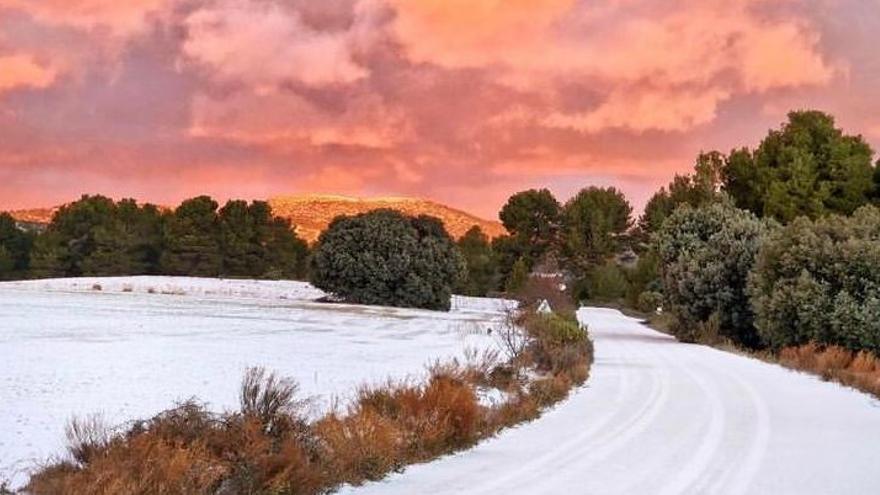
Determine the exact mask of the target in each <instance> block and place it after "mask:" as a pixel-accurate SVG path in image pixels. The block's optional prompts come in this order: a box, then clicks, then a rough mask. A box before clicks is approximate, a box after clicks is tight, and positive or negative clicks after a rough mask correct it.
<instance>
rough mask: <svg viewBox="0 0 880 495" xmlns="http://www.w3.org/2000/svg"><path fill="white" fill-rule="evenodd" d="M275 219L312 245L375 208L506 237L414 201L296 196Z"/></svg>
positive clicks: (281, 200)
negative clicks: (339, 220) (338, 224)
mask: <svg viewBox="0 0 880 495" xmlns="http://www.w3.org/2000/svg"><path fill="white" fill-rule="evenodd" d="M269 204H270V205H271V206H272V209H273V211H274V212H275V214H276V215H279V216H282V217H285V218H289V219H290V221H291V222H292V223H293V224H294V225H296V231H297V233H298V234H299V235H300V237H302V238H303V239H306V240H307V241H309V242H314V241H316V240H317V239H318V236H319V235H320V234H321V232H322V231H323V230H324V229H325V228H327V225H329V224H330V222H331V221H332V220H333V219H334V218H336V217H337V216H339V215H357V214H358V213H365V212H367V211H370V210H375V209H377V208H391V209H394V210H398V211H400V212H403V213H406V214H407V215H431V216H435V217H437V218H439V219H441V220H443V223H444V224H445V225H446V229H447V230H448V231H449V233H450V234H451V235H452V236H453V237H455V238H456V239H457V238H459V237H461V236H463V235H464V234H465V232H467V231H468V229H470V228H471V227H473V226H474V225H478V226H479V227H480V228H481V229H483V232H485V233H486V235H488V236H489V237H490V238H495V237H498V236H501V235H504V234H506V233H507V231H506V230H504V226H502V225H501V224H500V223H498V222H493V221H491V220H484V219H482V218H479V217H476V216H474V215H471V214H469V213H466V212H464V211H461V210H457V209H455V208H451V207H449V206H446V205H443V204H440V203H435V202H433V201H429V200H425V199H417V198H351V197H346V196H327V195H311V194H305V195H297V196H280V197H276V198H271V199H269ZM57 210H58V208H34V209H29V210H18V211H13V212H11V213H12V216H13V217H14V218H15V219H16V220H18V221H19V222H21V223H22V224H27V225H34V226H38V225H45V224H48V223H49V222H50V221H51V220H52V215H53V214H54V213H55V211H57Z"/></svg>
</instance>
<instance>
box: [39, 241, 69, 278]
mask: <svg viewBox="0 0 880 495" xmlns="http://www.w3.org/2000/svg"><path fill="white" fill-rule="evenodd" d="M70 260H71V257H70V254H69V252H68V248H67V242H65V240H64V238H63V236H62V234H60V233H58V232H55V231H53V230H47V231H45V232H43V233H42V234H40V235H38V236H37V238H36V239H35V240H34V249H33V251H32V252H31V266H30V268H31V269H30V275H31V277H33V278H56V277H66V276H68V275H69V274H70V273H71V272H72V271H73V270H72V268H71V266H70Z"/></svg>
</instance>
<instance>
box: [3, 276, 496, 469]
mask: <svg viewBox="0 0 880 495" xmlns="http://www.w3.org/2000/svg"><path fill="white" fill-rule="evenodd" d="M323 295H324V294H323V293H322V292H321V291H320V290H317V289H315V288H314V287H312V286H310V285H309V284H306V283H302V282H287V281H277V282H276V281H254V280H216V279H200V278H187V277H119V278H79V279H55V280H39V281H27V282H10V283H0V363H2V371H0V404H2V406H0V480H2V479H4V478H11V479H12V480H13V482H17V483H21V482H22V481H23V480H24V475H25V471H26V470H27V469H29V468H32V467H33V466H34V465H35V463H37V462H39V461H43V460H45V459H46V458H47V457H49V456H52V455H58V454H61V453H62V451H63V444H64V426H65V424H66V423H67V421H68V420H69V419H70V418H71V417H72V416H73V415H77V416H85V415H88V414H92V413H101V414H102V415H103V416H104V418H105V419H106V420H107V421H108V422H110V423H111V424H120V423H122V422H125V421H129V420H132V419H137V418H147V417H150V416H152V415H154V414H156V413H158V412H160V411H162V410H164V409H167V408H168V407H171V406H173V405H174V403H175V401H181V400H185V399H188V398H190V397H196V398H198V399H200V400H203V401H207V402H208V403H209V405H210V407H211V408H212V409H215V410H223V409H229V408H234V407H235V406H236V404H237V393H238V386H239V383H240V379H241V376H242V373H243V371H244V370H245V368H247V367H250V366H264V367H265V368H267V369H268V370H271V371H276V372H277V373H279V374H280V375H283V376H289V377H292V378H294V379H296V380H297V381H298V382H299V384H300V390H301V393H302V395H303V396H310V397H314V398H315V404H316V409H317V410H316V411H314V413H315V414H317V413H318V412H319V411H320V410H321V409H323V408H326V407H327V405H328V404H330V402H331V400H332V399H333V397H334V396H336V397H339V398H341V399H342V400H345V399H346V398H348V397H350V394H351V393H352V392H353V391H354V390H355V389H356V388H357V387H358V386H359V385H362V384H376V383H382V382H385V381H387V380H388V379H395V380H403V379H413V380H419V379H423V378H424V376H425V366H426V365H427V364H429V363H432V362H434V361H436V360H440V361H446V360H451V359H453V358H459V359H461V358H463V357H464V354H465V350H466V349H473V350H474V351H476V352H482V351H483V350H486V349H492V348H494V346H495V340H494V339H493V338H492V336H491V335H489V332H488V330H489V329H490V328H493V327H497V326H498V325H499V324H500V322H501V320H502V319H503V314H502V313H503V310H504V309H505V308H506V307H509V306H510V305H512V303H511V302H509V301H501V300H493V299H480V298H471V297H455V298H454V300H453V310H452V311H450V312H448V313H443V312H434V311H423V310H412V309H399V308H386V307H367V306H357V305H346V304H325V303H317V302H314V300H315V299H317V298H320V297H321V296H323Z"/></svg>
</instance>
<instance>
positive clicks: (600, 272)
mask: <svg viewBox="0 0 880 495" xmlns="http://www.w3.org/2000/svg"><path fill="white" fill-rule="evenodd" d="M587 287H588V291H589V299H592V300H596V301H617V300H620V299H622V298H623V297H624V296H625V295H626V292H627V289H628V288H629V283H628V282H627V279H626V274H625V273H624V272H623V270H622V269H621V268H620V267H619V266H617V263H615V262H613V261H606V262H605V263H603V264H601V265H599V266H597V267H595V268H593V269H592V270H591V271H590V275H589V278H588V282H587Z"/></svg>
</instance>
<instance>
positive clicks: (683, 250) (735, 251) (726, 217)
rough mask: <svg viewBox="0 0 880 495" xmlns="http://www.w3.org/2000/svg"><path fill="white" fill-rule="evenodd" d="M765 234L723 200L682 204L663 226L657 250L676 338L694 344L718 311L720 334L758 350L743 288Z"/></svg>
mask: <svg viewBox="0 0 880 495" xmlns="http://www.w3.org/2000/svg"><path fill="white" fill-rule="evenodd" d="M766 231H767V227H766V226H765V225H764V224H763V223H762V222H761V221H760V220H758V219H757V218H756V217H755V216H754V215H752V214H751V213H749V212H746V211H743V210H739V209H737V208H735V207H734V206H732V205H730V204H728V203H725V202H721V203H714V204H711V205H708V206H704V207H702V208H691V207H690V206H687V205H684V206H681V207H679V208H678V209H677V210H676V211H675V212H674V213H673V214H672V216H671V217H669V219H668V220H667V221H666V222H665V223H664V224H663V227H662V228H661V230H660V232H659V233H658V235H657V247H656V248H657V253H658V255H659V256H660V266H661V276H662V282H663V294H664V297H665V302H666V305H665V309H667V310H669V312H670V313H671V314H672V315H673V316H674V318H675V319H676V325H675V333H676V336H677V337H679V338H680V339H682V340H684V341H695V340H697V338H698V336H699V334H700V330H701V328H703V327H705V325H706V324H707V322H709V320H710V318H711V317H712V315H713V314H715V313H717V318H718V323H719V324H720V330H721V334H722V336H724V337H727V338H729V339H731V340H732V341H733V342H735V343H737V344H739V345H743V346H746V347H753V348H754V347H758V346H760V344H761V342H760V339H759V337H758V334H757V332H756V331H755V329H754V325H753V315H752V310H751V306H750V303H749V299H748V295H747V293H746V284H747V279H748V274H749V270H751V268H752V266H753V264H754V259H755V256H756V254H757V252H758V249H759V248H760V246H761V243H762V242H763V239H764V238H765V235H766Z"/></svg>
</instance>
